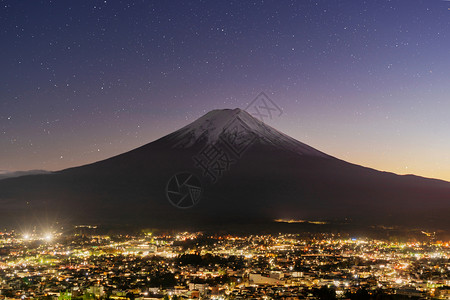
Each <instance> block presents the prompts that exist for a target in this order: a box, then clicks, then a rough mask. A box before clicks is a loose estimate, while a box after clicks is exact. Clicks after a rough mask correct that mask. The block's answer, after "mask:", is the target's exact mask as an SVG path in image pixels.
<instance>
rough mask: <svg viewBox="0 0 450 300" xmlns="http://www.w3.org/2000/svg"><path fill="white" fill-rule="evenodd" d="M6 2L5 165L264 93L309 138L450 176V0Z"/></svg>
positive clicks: (108, 144)
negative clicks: (449, 0)
mask: <svg viewBox="0 0 450 300" xmlns="http://www.w3.org/2000/svg"><path fill="white" fill-rule="evenodd" d="M0 4H1V7H0V53H1V56H0V66H1V72H0V170H9V171H16V170H29V169H46V170H58V169H63V168H67V167H71V166H76V165H81V164H86V163H90V162H94V161H97V160H100V159H105V158H108V157H110V156H113V155H116V154H120V153H122V152H125V151H128V150H131V149H133V148H135V147H138V146H141V145H143V144H146V143H148V142H151V141H153V140H155V139H157V138H159V137H161V136H163V135H165V134H167V133H170V132H172V131H174V130H176V129H178V128H179V127H181V126H183V125H186V124H187V123H188V122H191V121H193V120H195V119H196V118H198V117H200V116H201V115H203V114H204V113H205V112H207V111H209V110H211V109H215V108H235V107H240V108H245V107H246V106H247V104H248V103H249V102H250V101H252V100H253V98H254V97H256V96H257V95H258V93H259V92H261V91H264V92H266V93H267V94H268V95H269V96H270V97H271V99H272V100H273V101H274V102H276V103H277V104H278V105H279V106H280V107H281V108H283V111H284V113H283V115H282V116H280V117H278V118H274V119H272V120H269V121H268V123H269V124H270V125H272V126H274V127H276V128H277V129H279V130H281V131H283V132H285V133H287V134H289V135H291V136H292V137H294V138H296V139H298V140H300V141H302V142H304V143H307V144H309V145H311V146H313V147H316V148H318V149H319V150H321V151H324V152H326V153H328V154H330V155H333V156H336V157H338V158H341V159H344V160H347V161H350V162H353V163H358V164H361V165H364V166H369V167H373V168H376V169H380V170H386V171H392V172H396V173H401V174H406V173H413V174H417V175H422V176H427V177H435V178H441V179H445V180H449V181H450V116H449V114H450V2H448V1H439V0H436V1H434V0H427V1H416V0H409V1H387V0H380V1H378V0H377V1H373V0H372V1H351V0H343V1H337V0H322V1H283V0H282V1H280V0H276V1H275V0H274V1H113V0H107V1H92V0H90V1H87V0H86V1H84V0H77V1H64V0H61V1H37V0H36V1H13V0H10V1H9V0H6V1H4V0H3V1H0Z"/></svg>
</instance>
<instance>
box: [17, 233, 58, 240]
mask: <svg viewBox="0 0 450 300" xmlns="http://www.w3.org/2000/svg"><path fill="white" fill-rule="evenodd" d="M22 237H23V239H24V240H25V241H30V240H44V241H47V242H50V241H51V240H52V239H53V234H51V233H45V234H43V235H42V236H40V237H32V236H31V235H30V234H28V233H24V234H23V236H22Z"/></svg>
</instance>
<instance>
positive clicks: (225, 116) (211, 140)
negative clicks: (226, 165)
mask: <svg viewBox="0 0 450 300" xmlns="http://www.w3.org/2000/svg"><path fill="white" fill-rule="evenodd" d="M236 134H239V135H241V138H251V137H254V138H256V139H258V141H259V142H260V143H262V144H270V145H273V146H275V147H277V148H282V149H284V150H289V151H292V152H295V153H297V154H301V155H310V156H319V157H329V156H328V155H326V154H325V153H322V152H320V151H318V150H316V149H314V148H312V147H310V146H308V145H306V144H303V143H301V142H299V141H297V140H295V139H293V138H291V137H290V136H288V135H285V134H284V133H281V132H279V131H278V130H276V129H274V128H272V127H270V126H268V125H267V124H265V123H263V122H261V121H260V120H258V119H256V118H254V117H253V116H251V115H250V114H249V113H248V112H246V111H245V110H242V109H239V108H236V109H217V110H212V111H210V112H208V113H207V114H205V115H204V116H202V117H200V118H199V119H197V120H196V121H194V122H192V123H190V124H189V125H187V126H185V127H183V128H181V129H179V130H177V131H175V132H174V133H172V134H170V136H168V138H170V140H171V141H172V144H173V147H176V148H189V147H191V146H193V145H194V144H195V143H196V142H198V141H200V140H202V141H203V140H204V141H206V142H207V143H208V144H215V143H217V142H218V141H219V139H220V137H223V136H224V135H234V136H236Z"/></svg>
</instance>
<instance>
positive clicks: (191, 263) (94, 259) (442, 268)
mask: <svg viewBox="0 0 450 300" xmlns="http://www.w3.org/2000/svg"><path fill="white" fill-rule="evenodd" d="M93 228H94V229H95V227H86V228H81V229H86V230H75V231H74V232H72V233H71V234H67V233H66V234H62V233H58V232H56V231H52V232H46V233H37V232H35V231H33V232H32V233H18V232H16V231H9V232H2V233H1V239H0V243H1V245H0V247H1V248H0V258H1V260H0V280H1V281H0V287H1V295H0V297H1V299H100V298H101V299H335V298H337V299H370V298H371V299H375V298H376V299H387V298H383V297H390V298H389V299H410V298H415V299H419V298H426V299H432V298H434V299H450V287H449V286H450V277H449V275H450V263H449V257H450V245H449V243H447V242H440V241H434V240H432V239H430V240H429V241H427V242H414V243H413V242H410V243H401V242H387V241H381V240H372V239H365V238H351V237H341V236H339V235H335V234H310V235H305V234H302V235H300V234H281V233H280V234H276V235H273V234H272V235H239V236H238V235H236V236H232V235H209V234H205V233H187V232H184V233H171V234H168V233H165V234H163V233H156V232H151V231H146V232H142V233H140V234H136V235H134V236H128V235H118V234H116V235H101V234H93V233H86V232H87V231H89V230H90V229H93ZM78 229H80V228H78ZM94 231H95V230H94Z"/></svg>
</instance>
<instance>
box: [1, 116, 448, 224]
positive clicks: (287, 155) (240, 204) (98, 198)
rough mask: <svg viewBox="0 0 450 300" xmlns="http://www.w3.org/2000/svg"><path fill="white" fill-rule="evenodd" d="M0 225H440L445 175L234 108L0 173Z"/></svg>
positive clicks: (445, 209) (444, 219)
mask: <svg viewBox="0 0 450 300" xmlns="http://www.w3.org/2000/svg"><path fill="white" fill-rule="evenodd" d="M0 205H1V207H2V210H1V211H0V220H1V222H2V225H5V224H9V225H16V224H22V223H23V222H26V223H36V222H42V218H45V219H48V220H49V219H51V220H63V221H64V222H65V223H72V224H79V223H81V222H86V223H91V224H132V225H138V226H141V225H142V226H154V227H164V228H180V227H189V228H197V227H198V228H201V227H203V226H209V225H211V224H221V225H223V226H225V227H226V226H227V225H228V224H244V223H258V224H261V223H270V222H273V220H275V219H296V220H298V219H303V220H305V219H306V220H350V219H351V220H352V222H355V224H373V225H381V224H383V225H385V224H393V225H408V226H428V227H433V228H443V229H450V224H449V222H448V219H447V216H448V215H449V213H450V183H449V182H445V181H441V180H436V179H427V178H422V177H418V176H413V175H404V176H400V175H396V174H393V173H387V172H380V171H377V170H374V169H370V168H366V167H362V166H358V165H355V164H351V163H348V162H345V161H342V160H340V159H337V158H335V157H332V156H330V155H327V154H325V153H323V152H321V151H319V150H316V149H314V148H312V147H310V146H308V145H306V144H304V143H301V142H299V141H297V140H295V139H293V138H291V137H289V136H287V135H285V134H283V133H281V132H279V131H277V130H276V129H274V128H272V127H270V126H268V125H266V124H264V123H263V122H261V121H259V120H257V119H256V118H254V117H252V116H251V115H250V114H249V113H247V112H246V111H243V110H240V109H223V110H213V111H211V112H209V113H207V114H205V115H204V116H202V117H200V118H199V119H197V120H196V121H194V122H192V123H191V124H189V125H187V126H185V127H183V128H181V129H179V130H177V131H175V132H173V133H171V134H169V135H167V136H164V137H162V138H160V139H158V140H156V141H154V142H152V143H149V144H146V145H144V146H142V147H140V148H137V149H134V150H132V151H129V152H127V153H124V154H121V155H118V156H115V157H112V158H109V159H106V160H103V161H99V162H96V163H93V164H89V165H84V166H80V167H75V168H70V169H65V170H62V171H58V172H52V173H50V174H38V175H27V176H20V177H15V178H6V179H1V180H0Z"/></svg>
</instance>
